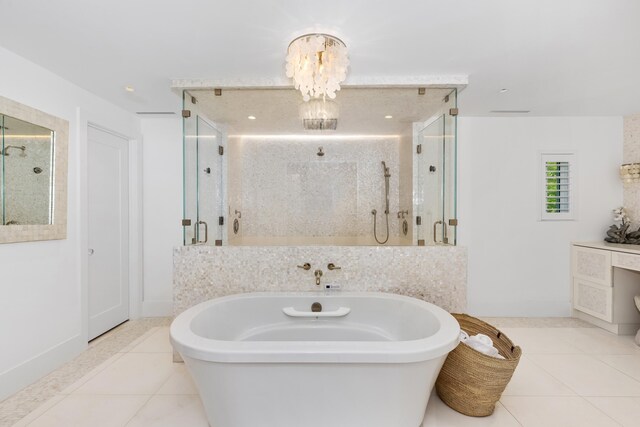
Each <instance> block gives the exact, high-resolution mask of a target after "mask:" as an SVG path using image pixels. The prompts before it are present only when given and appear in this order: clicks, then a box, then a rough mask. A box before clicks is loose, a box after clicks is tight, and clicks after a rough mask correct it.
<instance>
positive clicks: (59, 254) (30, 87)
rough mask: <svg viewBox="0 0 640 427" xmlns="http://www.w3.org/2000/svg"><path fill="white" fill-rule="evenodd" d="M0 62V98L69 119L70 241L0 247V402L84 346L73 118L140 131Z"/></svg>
mask: <svg viewBox="0 0 640 427" xmlns="http://www.w3.org/2000/svg"><path fill="white" fill-rule="evenodd" d="M0 64H2V66H1V67H0V95H2V96H5V97H7V98H10V99H13V100H15V101H18V102H21V103H23V104H26V105H29V106H31V107H34V108H36V109H39V110H42V111H44V112H46V113H49V114H52V115H55V116H58V117H61V118H63V119H65V120H68V121H69V131H70V132H69V133H70V136H69V171H68V172H69V180H68V182H69V187H68V192H69V193H68V234H67V239H66V240H59V241H46V242H30V243H13V244H4V245H0V343H1V344H0V345H1V348H2V351H0V400H2V399H3V398H4V397H5V396H7V395H9V394H11V393H12V392H15V391H16V390H18V389H20V388H21V387H23V386H25V385H27V384H28V383H30V382H32V381H34V380H36V379H38V378H39V377H41V376H42V375H44V374H45V373H47V372H48V371H50V370H52V369H54V368H56V367H58V366H59V365H60V364H62V363H63V362H65V361H67V360H69V359H71V358H72V357H73V356H75V355H76V354H78V353H79V352H80V351H81V350H82V349H83V348H85V347H86V344H87V343H86V325H87V319H86V316H85V314H86V311H85V310H86V301H85V298H86V290H85V289H83V287H82V286H83V285H82V283H83V282H82V280H81V268H80V265H81V261H82V259H83V258H82V254H81V250H80V248H81V235H80V226H81V222H80V220H81V217H80V212H81V197H80V184H81V182H80V176H81V170H82V166H83V164H82V163H81V151H82V150H80V149H79V146H80V145H81V144H84V143H85V141H84V140H79V135H86V126H87V122H86V121H84V120H82V119H78V117H86V118H87V120H91V121H92V122H94V123H96V124H98V125H100V126H103V127H105V128H107V129H111V130H114V131H117V132H119V133H121V134H123V135H127V136H131V137H135V136H137V135H138V132H139V129H138V119H137V118H136V117H135V116H134V115H133V114H131V113H128V112H125V111H124V110H122V109H120V108H118V107H115V106H113V105H112V104H109V103H108V102H106V101H104V100H102V99H100V98H98V97H96V96H95V95H92V94H91V93H89V92H87V91H85V90H83V89H81V88H79V87H77V86H75V85H73V84H71V83H69V82H68V81H66V80H64V79H62V78H60V77H58V76H56V75H55V74H53V73H51V72H49V71H47V70H45V69H43V68H41V67H39V66H37V65H35V64H33V63H31V62H29V61H27V60H25V59H24V58H21V57H19V56H17V55H15V54H13V53H11V52H9V51H7V50H5V49H2V48H0ZM78 66H82V63H81V61H80V60H79V63H78Z"/></svg>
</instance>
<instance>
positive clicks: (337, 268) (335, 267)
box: [327, 262, 342, 270]
mask: <svg viewBox="0 0 640 427" xmlns="http://www.w3.org/2000/svg"><path fill="white" fill-rule="evenodd" d="M327 268H328V269H329V270H342V267H338V266H337V265H335V264H334V263H332V262H330V263H329V264H328V265H327Z"/></svg>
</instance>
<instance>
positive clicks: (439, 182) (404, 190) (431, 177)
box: [182, 88, 458, 246]
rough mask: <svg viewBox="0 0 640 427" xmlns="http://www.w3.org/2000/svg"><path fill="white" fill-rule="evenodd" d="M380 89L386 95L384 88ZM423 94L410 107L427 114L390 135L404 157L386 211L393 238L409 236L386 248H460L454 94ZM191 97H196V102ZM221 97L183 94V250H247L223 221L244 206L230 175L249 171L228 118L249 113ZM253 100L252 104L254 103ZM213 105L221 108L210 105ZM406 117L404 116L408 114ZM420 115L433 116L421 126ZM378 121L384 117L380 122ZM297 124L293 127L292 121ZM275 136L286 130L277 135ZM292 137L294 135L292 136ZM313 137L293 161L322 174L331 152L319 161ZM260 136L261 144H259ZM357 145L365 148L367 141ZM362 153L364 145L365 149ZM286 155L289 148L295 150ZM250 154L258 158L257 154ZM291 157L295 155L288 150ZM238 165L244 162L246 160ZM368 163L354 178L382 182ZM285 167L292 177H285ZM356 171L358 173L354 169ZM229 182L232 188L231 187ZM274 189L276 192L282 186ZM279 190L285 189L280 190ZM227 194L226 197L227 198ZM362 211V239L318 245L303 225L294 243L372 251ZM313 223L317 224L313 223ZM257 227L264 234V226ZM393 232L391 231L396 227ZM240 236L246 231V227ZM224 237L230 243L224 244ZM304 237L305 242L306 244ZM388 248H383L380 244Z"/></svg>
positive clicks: (365, 110)
mask: <svg viewBox="0 0 640 427" xmlns="http://www.w3.org/2000/svg"><path fill="white" fill-rule="evenodd" d="M352 90H357V89H352ZM380 90H389V89H384V88H382V89H380ZM265 92H268V90H265ZM411 92H412V94H413V93H415V92H413V90H412V91H411ZM221 93H222V92H221ZM194 95H195V96H194ZM422 95H424V94H422ZM422 95H421V94H418V95H414V96H417V97H418V99H417V100H415V101H414V102H415V105H416V106H419V105H426V106H427V107H428V108H425V109H424V110H419V108H417V107H416V111H418V112H417V113H415V114H413V115H411V116H409V118H408V119H407V120H406V121H404V122H402V126H403V128H402V133H398V135H392V136H393V141H397V147H398V148H397V150H398V158H400V157H401V158H402V159H403V160H402V162H403V163H401V161H400V160H398V161H397V164H396V166H395V169H394V170H393V172H392V176H393V178H396V177H397V179H398V181H396V182H397V184H396V185H397V194H398V196H397V197H398V201H397V205H398V206H397V207H395V208H393V209H396V211H393V212H389V214H390V216H391V217H392V218H391V220H392V221H394V220H396V219H397V221H398V224H399V226H395V230H396V233H398V235H399V236H400V234H399V233H404V236H406V238H405V237H404V236H401V238H399V239H396V241H393V242H390V243H388V245H414V246H431V245H456V244H457V238H458V233H457V227H458V219H457V206H456V198H457V194H456V188H457V182H456V181H457V164H456V161H457V160H456V158H457V136H456V135H457V115H458V110H457V89H454V88H449V89H442V88H439V89H433V90H431V92H429V90H427V96H429V97H430V98H428V99H427V98H419V97H420V96H422ZM196 96H197V97H198V98H199V99H196ZM242 96H243V95H236V96H235V97H234V96H233V94H232V93H231V90H230V91H229V93H228V94H227V99H231V100H236V102H239V101H237V100H239V99H242ZM254 96H255V94H254ZM265 96H268V95H265ZM344 97H345V94H344V93H343V98H344ZM222 99H223V97H222V96H221V95H214V93H213V90H208V92H204V90H203V91H189V90H185V91H183V111H182V120H183V168H184V169H183V173H184V177H183V179H184V181H183V186H184V188H183V199H184V200H183V220H182V229H183V244H184V245H216V246H220V245H227V244H232V245H236V244H244V243H243V242H240V243H238V242H237V241H236V240H241V239H234V231H237V230H236V229H235V224H234V227H233V228H231V227H230V225H231V224H227V222H229V221H234V219H236V220H239V218H240V211H245V209H243V207H238V206H236V205H238V202H237V200H236V199H238V197H239V194H236V193H237V192H238V191H239V190H238V189H237V188H236V187H237V185H234V184H233V183H235V182H237V181H238V180H239V179H241V178H238V177H237V176H235V175H237V172H238V171H241V172H242V174H247V170H246V169H242V168H243V167H244V168H246V166H242V163H241V162H240V163H239V162H238V161H237V160H238V158H236V157H237V156H239V154H238V153H239V152H240V151H238V149H237V147H238V145H235V144H239V143H240V139H239V136H238V135H236V134H237V133H238V131H237V129H236V130H235V133H233V132H232V134H231V135H229V134H228V133H229V131H230V128H232V127H233V126H234V125H235V123H236V122H237V120H236V122H234V120H233V118H234V117H235V116H234V115H233V114H232V113H234V114H236V115H244V117H247V116H246V114H247V112H246V111H244V110H242V109H239V108H237V105H236V106H235V107H233V108H229V109H228V110H229V111H231V112H228V111H227V110H225V109H222V108H220V107H219V105H220V103H222V102H223V101H222ZM251 99H254V100H255V99H256V98H251ZM408 99H410V98H408ZM424 99H426V101H424ZM216 102H217V103H218V104H215V103H216ZM229 102H230V101H229ZM420 102H423V104H420ZM216 105H217V106H218V107H217V108H218V109H217V110H216V109H215V108H213V107H215V106H216ZM234 108H235V109H234ZM359 108H361V111H360V110H358V111H355V113H354V114H360V115H366V116H367V117H369V116H371V114H370V113H369V109H370V108H371V107H370V106H369V105H366V104H362V107H359ZM412 108H413V107H412ZM352 110H355V108H353V109H352ZM212 111H214V112H217V116H216V114H212ZM221 111H222V113H221ZM239 111H240V112H239ZM421 111H425V112H427V113H425V114H422V115H421ZM205 112H206V113H207V116H205V114H204V113H205ZM227 113H228V114H227ZM405 114H408V113H406V112H405ZM345 115H346V112H345ZM210 117H213V118H214V119H215V121H213V120H210ZM287 117H288V116H287ZM425 117H430V118H429V119H427V120H426V121H425ZM283 120H284V119H283ZM371 120H375V119H371ZM382 120H387V119H386V118H385V119H382ZM418 120H420V121H418ZM345 122H346V119H345ZM387 123H388V122H387ZM295 124H296V125H297V122H296V123H295ZM371 124H372V125H375V123H374V122H372V123H371ZM279 131H280V132H283V131H282V130H279ZM289 132H290V133H292V132H293V131H289ZM297 132H299V131H297ZM286 137H288V138H289V139H288V140H287V141H290V140H292V136H290V135H287V134H286V132H285V138H286ZM296 137H297V136H296ZM313 137H314V138H316V139H312V140H310V141H309V142H307V143H303V142H298V145H299V146H301V147H303V148H304V146H305V145H304V144H308V146H309V150H310V151H309V153H311V154H309V155H308V156H307V157H303V158H302V160H296V161H298V163H300V162H303V163H302V164H304V165H307V164H309V165H313V166H314V167H316V168H321V169H320V170H324V169H322V168H327V167H329V166H330V165H332V163H331V160H327V159H331V157H330V156H331V153H329V154H328V155H327V156H326V157H325V156H324V153H322V154H317V153H316V150H317V147H318V146H321V145H323V142H322V139H321V138H322V136H321V135H313ZM359 137H360V136H359ZM365 137H366V135H365ZM365 137H362V138H363V140H365V139H366V138H365ZM260 138H262V136H260ZM260 138H258V139H259V140H262V139H264V138H262V139H260ZM228 141H231V142H228ZM296 141H297V140H296ZM316 141H318V142H316ZM358 141H360V140H358V139H357V138H352V139H351V140H349V142H348V143H345V144H342V145H344V147H345V148H344V150H347V149H349V147H353V146H354V145H355V144H358V143H360V142H358ZM228 143H229V144H232V145H231V146H230V148H231V150H230V153H227V152H226V149H227V144H228ZM362 143H363V144H364V142H362ZM242 144H245V145H241V146H242V147H246V146H247V145H246V144H249V143H248V142H246V141H245V142H242ZM328 144H336V143H335V142H330V141H324V145H325V148H326V146H327V145H328ZM285 145H286V144H285ZM339 145H340V144H338V145H337V146H338V148H337V149H336V150H342V148H341V147H340V146H339ZM271 146H273V147H276V148H277V147H278V145H276V144H271V145H269V143H266V142H265V143H264V144H262V145H261V146H260V147H261V148H260V149H262V150H266V149H267V148H264V147H271ZM291 146H292V147H293V143H291ZM362 147H367V146H366V145H362ZM291 149H292V150H293V148H291ZM363 149H365V148H363ZM254 151H255V152H258V151H257V150H254ZM254 151H251V150H248V151H246V152H245V151H242V152H243V153H244V154H242V156H245V157H248V156H250V155H255V153H254ZM334 151H335V150H334ZM336 152H340V151H336ZM252 153H253V154H252ZM291 153H293V151H292V152H291ZM375 154H376V153H375V152H374V155H375ZM228 156H231V157H232V158H231V159H226V158H227V157H228ZM233 156H236V157H233ZM279 156H280V157H279V158H282V157H286V155H285V154H283V153H280V154H279ZM318 156H322V157H318ZM242 159H243V160H244V157H243V158H242ZM232 160H233V161H232ZM380 160H386V161H389V160H390V159H389V158H387V157H380ZM287 161H293V162H294V163H293V166H295V165H296V163H295V161H294V160H287ZM332 161H333V162H339V161H342V162H345V161H346V160H345V152H344V151H343V152H342V154H341V155H340V156H338V157H335V158H333V160H332ZM304 162H306V163H304ZM339 164H342V163H339ZM354 164H356V166H354V167H357V163H354ZM253 165H255V162H254V163H253ZM371 165H372V167H371V168H370V170H371V172H370V173H371V174H370V175H369V169H367V167H369V166H370V165H369V164H368V163H366V164H362V165H360V166H359V167H361V170H360V171H359V173H360V175H358V174H356V177H357V176H363V177H364V178H366V179H369V180H371V179H378V180H379V182H380V183H382V182H383V181H382V178H381V176H380V162H379V161H378V159H376V161H375V162H371ZM293 166H291V167H290V168H289V166H287V168H288V169H287V176H289V175H291V176H292V177H293V178H287V179H291V180H295V179H297V178H295V177H294V175H295V174H294V172H295V171H297V169H295V167H293ZM253 167H255V166H253ZM228 169H229V170H231V172H233V173H232V175H233V178H230V175H229V174H228ZM290 169H291V171H293V172H291V173H290V171H289V170H290ZM356 171H358V170H357V169H356ZM296 173H298V172H296ZM242 176H244V175H242ZM393 178H392V179H393ZM230 179H231V184H230V183H229V182H228V181H229V180H230ZM316 181H317V185H325V187H326V186H327V185H328V184H327V180H326V179H325V180H318V179H316V180H315V181H314V182H316ZM242 182H245V181H242ZM247 182H250V181H247ZM296 182H297V181H296ZM314 185H315V184H314ZM381 185H383V184H381ZM277 188H279V189H280V187H277ZM282 188H287V187H286V186H283V187H282ZM318 188H319V187H318ZM354 188H355V191H354V195H353V196H352V197H353V198H354V200H356V202H354V203H357V200H358V195H359V193H358V191H364V190H362V189H360V188H359V187H358V186H357V185H355V186H354ZM363 188H364V187H363ZM380 188H384V187H380ZM316 190H317V188H316V187H311V188H310V189H309V190H308V191H309V193H313V195H316V194H315V193H319V191H316ZM242 191H244V193H242V194H243V197H245V196H246V197H249V198H251V197H254V198H259V197H258V196H260V195H261V193H258V192H259V191H260V189H259V188H254V187H250V186H247V187H244V188H242ZM282 191H284V190H282ZM228 192H229V193H230V194H227V193H228ZM252 192H253V193H252ZM330 194H333V193H330ZM381 194H384V193H381ZM400 195H402V196H400ZM405 195H406V196H405ZM318 197H320V196H318ZM405 197H406V198H405ZM282 199H283V200H285V199H286V198H284V197H283V198H282ZM278 200H280V199H278ZM327 200H328V201H327V202H326V203H327V204H330V203H334V202H335V200H334V199H333V198H329V199H327ZM381 200H382V199H381ZM400 200H402V201H400ZM230 201H234V203H235V205H230V204H229V203H230ZM254 202H255V200H254ZM401 205H402V206H401ZM323 207H324V206H323ZM244 208H246V209H247V210H248V211H249V212H251V210H250V209H249V208H247V206H246V205H245V206H244ZM280 209H281V211H282V212H289V213H290V212H298V211H299V209H298V208H297V207H296V205H294V204H289V205H286V206H280ZM349 209H350V210H349V211H348V213H349V214H351V213H352V214H353V215H355V214H356V210H357V209H353V208H349ZM393 209H391V210H393ZM361 210H362V211H363V212H365V213H364V215H366V219H367V223H366V224H365V227H366V228H365V227H362V230H363V231H362V233H361V234H356V235H357V237H358V238H360V240H357V239H351V240H348V239H342V240H340V239H339V238H336V240H335V243H332V242H331V241H329V240H327V239H324V240H322V239H320V238H316V239H315V240H314V239H313V238H314V237H317V236H316V235H315V234H313V230H311V231H310V229H311V227H308V228H309V229H308V230H307V229H306V228H305V227H303V229H304V230H303V231H306V232H307V234H304V232H303V233H301V235H300V236H297V235H296V237H300V239H298V240H296V241H303V242H305V243H306V242H310V243H306V244H336V245H340V244H343V245H344V244H360V245H366V244H370V245H375V243H373V242H371V240H372V239H373V238H371V239H368V240H367V238H368V237H369V236H370V234H371V233H372V232H373V228H372V227H373V222H372V221H373V219H372V218H371V215H370V212H371V209H370V206H369V205H367V209H361ZM245 213H247V212H245ZM343 213H344V212H343ZM305 219H306V220H307V221H309V222H310V223H311V222H313V221H314V218H313V217H309V218H302V220H305ZM251 220H253V221H256V220H255V217H252V216H250V215H249V214H247V215H245V217H243V219H242V221H243V224H247V222H246V221H251ZM315 220H317V218H316V219H315ZM322 220H323V221H326V222H328V223H330V224H333V222H337V221H338V220H339V218H338V219H336V218H327V217H326V215H325V217H323V218H322ZM331 221H333V222H331ZM254 224H255V222H254ZM254 228H258V229H260V230H262V229H263V228H264V227H263V228H260V227H254ZM392 229H394V226H393V224H392ZM245 230H247V228H246V227H245ZM397 230H400V231H397ZM241 231H242V230H241ZM355 232H360V229H356V230H355ZM318 235H319V236H321V237H322V236H323V235H321V234H318ZM228 236H229V238H230V240H229V239H228ZM274 236H275V237H274ZM279 236H280V235H277V234H273V235H269V234H265V235H264V236H262V235H260V236H258V237H260V238H261V240H260V241H261V242H263V243H261V244H266V245H269V244H272V245H277V244H283V243H282V242H283V241H286V242H288V241H287V240H286V239H282V238H281V239H279V240H278V239H277V238H276V237H279ZM340 236H342V235H338V237H340ZM362 236H364V237H362ZM250 237H252V236H250ZM285 237H287V239H289V240H291V239H290V237H289V236H288V235H286V236H285ZM304 238H308V240H303V239H304ZM269 239H271V240H269ZM317 242H320V243H317ZM327 242H328V243H327ZM346 242H355V243H346ZM363 242H364V243H363ZM247 244H251V243H247ZM285 244H288V243H285ZM385 244H387V243H386V242H385Z"/></svg>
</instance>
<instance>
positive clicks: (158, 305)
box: [142, 300, 173, 317]
mask: <svg viewBox="0 0 640 427" xmlns="http://www.w3.org/2000/svg"><path fill="white" fill-rule="evenodd" d="M168 316H173V301H163V300H155V301H154V300H151V301H144V302H143V303H142V317H168Z"/></svg>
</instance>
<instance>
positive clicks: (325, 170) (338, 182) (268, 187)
mask: <svg viewBox="0 0 640 427" xmlns="http://www.w3.org/2000/svg"><path fill="white" fill-rule="evenodd" d="M319 147H322V149H323V153H324V155H323V156H318V155H317V153H318V149H319ZM408 149H409V150H410V149H411V148H410V146H409V148H408ZM403 159H406V157H403ZM383 160H384V161H385V162H386V164H387V166H388V167H390V173H391V177H390V192H389V201H390V211H391V212H390V215H389V228H390V232H389V234H390V236H392V237H395V238H396V239H397V238H399V237H400V234H401V232H400V222H399V221H398V220H397V214H398V211H399V210H409V209H410V208H411V207H410V206H400V202H401V201H410V200H411V192H412V189H411V185H405V186H403V187H402V188H403V191H406V192H407V196H406V197H401V195H400V189H399V188H400V186H399V177H400V174H401V170H403V169H406V170H408V171H411V167H412V166H411V163H408V164H401V162H400V138H399V137H388V138H373V139H366V138H363V139H362V140H360V139H358V140H346V141H345V140H323V141H320V140H318V141H308V140H295V139H294V140H291V139H287V140H285V141H280V140H278V139H272V138H265V139H260V138H230V140H229V160H228V161H229V184H228V188H229V204H230V211H231V212H234V211H235V210H236V209H237V210H239V211H241V212H242V218H241V220H240V223H241V227H240V230H239V233H238V234H237V235H234V234H233V233H230V234H229V236H230V237H229V242H230V244H235V243H234V239H239V240H242V239H247V238H254V237H279V238H283V237H298V236H306V237H309V238H319V237H328V236H335V237H346V236H349V237H360V236H369V237H371V236H372V233H373V215H372V214H371V210H372V209H376V210H377V211H378V213H379V215H378V235H379V236H383V237H384V236H385V235H386V227H385V218H384V209H385V191H384V185H385V184H384V176H383V171H382V164H381V162H382V161H383ZM408 160H409V161H410V160H411V159H410V157H409V158H408ZM405 188H406V189H405ZM371 240H372V242H373V238H371ZM406 240H407V241H408V242H411V235H408V236H407V237H406Z"/></svg>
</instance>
